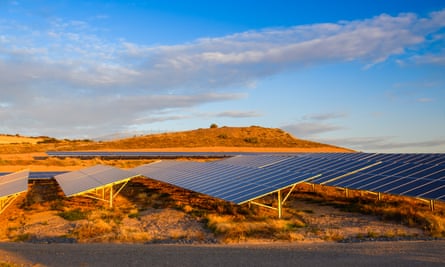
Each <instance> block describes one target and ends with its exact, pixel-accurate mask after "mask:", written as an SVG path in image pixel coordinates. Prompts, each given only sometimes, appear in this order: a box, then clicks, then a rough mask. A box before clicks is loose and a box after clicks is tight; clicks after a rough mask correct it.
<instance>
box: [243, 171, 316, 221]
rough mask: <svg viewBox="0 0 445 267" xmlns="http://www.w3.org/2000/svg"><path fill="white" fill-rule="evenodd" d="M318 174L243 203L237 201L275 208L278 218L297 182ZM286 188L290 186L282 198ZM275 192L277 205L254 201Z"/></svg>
mask: <svg viewBox="0 0 445 267" xmlns="http://www.w3.org/2000/svg"><path fill="white" fill-rule="evenodd" d="M320 176H321V174H318V175H315V176H313V177H310V178H308V179H305V180H304V181H299V182H297V183H294V184H292V185H289V186H286V187H284V188H281V189H278V190H275V191H273V192H270V193H267V194H265V195H262V196H259V197H257V198H255V199H251V200H248V201H245V202H243V203H239V204H240V205H241V204H244V203H248V204H249V205H256V206H259V207H263V208H267V209H272V210H276V211H278V218H279V219H281V217H282V216H283V206H284V203H285V202H286V200H287V199H288V198H289V196H290V195H291V193H292V192H293V191H294V189H295V187H296V186H297V185H298V184H301V183H305V182H308V181H310V180H313V179H315V178H318V177H320ZM288 188H290V189H289V191H288V192H287V194H286V196H285V197H284V198H282V192H283V191H284V190H286V189H288ZM275 193H277V207H274V206H272V205H267V204H263V203H259V202H257V201H255V200H257V199H260V198H263V197H265V196H269V195H271V194H275Z"/></svg>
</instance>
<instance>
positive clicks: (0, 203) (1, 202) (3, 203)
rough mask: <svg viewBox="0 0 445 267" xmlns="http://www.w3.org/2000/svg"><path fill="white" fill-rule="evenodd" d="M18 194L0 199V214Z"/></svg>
mask: <svg viewBox="0 0 445 267" xmlns="http://www.w3.org/2000/svg"><path fill="white" fill-rule="evenodd" d="M19 195H20V194H14V195H9V196H5V197H2V198H0V214H1V213H3V211H5V210H6V208H8V207H9V206H10V205H11V204H12V202H14V200H15V199H16V198H18V196H19Z"/></svg>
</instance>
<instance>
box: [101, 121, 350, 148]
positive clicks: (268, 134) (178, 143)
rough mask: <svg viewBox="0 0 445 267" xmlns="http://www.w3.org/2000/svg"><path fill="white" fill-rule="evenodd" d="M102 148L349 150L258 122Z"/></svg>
mask: <svg viewBox="0 0 445 267" xmlns="http://www.w3.org/2000/svg"><path fill="white" fill-rule="evenodd" d="M101 147H102V148H103V149H168V148H176V149H179V148H182V149H186V150H189V149H198V150H203V149H204V150H205V149H207V150H208V151H210V150H239V151H246V150H248V151H251V150H257V149H260V150H271V151H273V150H276V151H279V150H314V152H315V150H317V151H325V152H332V151H336V152H351V151H352V150H349V149H345V148H340V147H335V146H332V145H327V144H322V143H317V142H313V141H308V140H303V139H298V138H295V137H293V136H292V135H291V134H289V133H287V132H285V131H283V130H281V129H274V128H264V127H259V126H250V127H221V128H216V127H215V128H206V129H202V128H201V129H197V130H190V131H182V132H173V133H163V134H152V135H145V136H137V137H132V138H125V139H120V140H114V141H109V142H103V143H102V144H101Z"/></svg>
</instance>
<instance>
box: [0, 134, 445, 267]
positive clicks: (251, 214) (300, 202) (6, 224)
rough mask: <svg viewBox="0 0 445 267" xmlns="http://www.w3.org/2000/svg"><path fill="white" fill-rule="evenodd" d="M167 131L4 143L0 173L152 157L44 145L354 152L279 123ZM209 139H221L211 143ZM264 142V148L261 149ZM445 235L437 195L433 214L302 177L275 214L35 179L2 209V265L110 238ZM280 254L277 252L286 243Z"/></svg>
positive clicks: (138, 181) (344, 239)
mask: <svg viewBox="0 0 445 267" xmlns="http://www.w3.org/2000/svg"><path fill="white" fill-rule="evenodd" d="M218 130H221V131H218ZM162 136H163V135H162V134H161V135H155V136H143V137H134V138H130V139H124V140H121V141H112V142H92V141H88V140H83V141H70V140H56V139H52V138H45V137H44V138H42V139H39V140H40V141H37V142H35V143H28V142H24V143H16V142H13V143H9V144H2V145H0V151H1V152H0V171H17V170H20V169H23V168H28V169H31V170H32V171H46V170H51V171H57V170H76V169H81V168H84V167H87V166H92V165H96V164H107V165H113V166H118V167H121V168H132V167H135V166H138V165H142V164H145V163H149V162H152V160H105V159H99V158H97V159H89V160H80V159H57V158H44V159H39V160H35V159H34V157H35V156H44V155H45V154H44V151H46V150H82V151H84V150H95V149H100V150H118V149H119V150H125V149H124V148H125V147H128V148H129V149H128V150H140V151H250V152H252V151H258V152H265V151H268V152H271V151H275V152H352V151H351V150H349V149H343V148H338V147H332V146H329V145H324V144H319V143H314V142H310V141H304V140H299V139H296V138H293V137H292V136H290V135H289V134H287V133H285V132H283V131H281V130H279V129H267V128H261V127H249V128H224V127H223V128H216V129H199V130H195V131H190V132H182V133H178V135H177V136H174V134H165V136H164V137H165V138H162ZM197 136H202V138H201V139H200V140H202V142H200V143H194V144H193V145H190V146H186V145H185V144H188V143H190V142H191V141H188V140H198V138H197ZM257 136H258V137H257ZM220 139H222V141H221V140H220ZM25 140H26V139H25ZM45 140H46V141H45ZM162 140H164V143H162V142H163V141H162ZM178 140H180V141H178ZM211 140H216V141H214V142H213V143H212V142H211ZM227 140H232V143H221V142H228V141H227ZM246 140H247V141H246ZM271 140H273V141H271ZM136 143H137V145H135V144H136ZM258 143H259V144H263V145H264V147H261V146H260V145H258V147H257V144H258ZM132 144H133V145H132ZM138 147H139V149H136V148H138ZM180 160H190V159H180ZM208 160H211V159H208ZM314 189H315V191H314ZM261 201H263V202H264V203H268V204H273V202H274V201H275V198H273V197H266V198H263V199H262V200H261ZM444 236H445V204H444V203H441V202H439V203H437V205H436V209H435V211H430V209H429V206H428V205H427V203H424V202H422V201H420V200H415V199H411V198H404V197H395V196H384V198H383V200H381V201H379V200H377V198H376V196H375V195H372V194H366V193H365V194H364V193H363V192H351V193H350V194H349V197H345V194H344V192H343V191H342V190H339V189H336V188H329V187H323V186H316V187H315V188H313V187H312V186H311V185H308V184H301V185H299V186H298V187H297V188H296V190H295V191H294V192H293V193H292V194H291V197H290V198H289V200H288V201H287V202H286V205H285V207H284V216H283V218H282V219H278V218H277V214H276V212H275V211H273V210H268V209H264V208H261V207H257V206H252V207H248V206H247V205H243V206H238V205H233V204H231V203H227V202H224V201H221V200H218V199H214V198H211V197H208V196H205V195H201V194H198V193H194V192H190V191H187V190H183V189H180V188H176V187H173V186H169V185H166V184H162V183H160V182H156V181H153V180H150V179H147V178H143V177H140V178H135V179H133V180H132V181H130V182H129V184H128V185H127V186H126V187H125V188H124V189H123V190H122V192H121V193H120V194H119V195H118V197H117V198H116V201H115V205H114V208H112V209H110V208H108V206H107V205H106V204H105V203H102V202H100V201H97V200H92V199H88V198H84V197H73V198H66V197H64V195H63V193H62V191H61V189H60V187H59V186H58V184H57V183H56V182H55V181H53V180H47V181H36V182H33V183H31V184H30V185H29V190H28V192H27V193H26V194H25V193H24V194H22V195H20V197H19V198H18V199H17V200H16V201H15V202H14V203H13V204H12V205H11V206H10V207H9V208H8V209H7V210H6V211H5V212H3V213H2V214H0V241H2V242H7V243H4V245H2V244H0V266H2V265H1V264H10V263H11V264H12V263H14V262H15V263H20V264H25V265H29V266H33V265H35V264H37V266H39V265H38V264H39V263H40V264H42V266H44V265H51V266H55V265H57V264H56V263H57V261H54V262H53V263H51V260H50V259H46V260H45V259H42V260H39V259H40V258H39V256H38V255H36V256H35V257H34V258H33V259H36V260H32V259H31V260H26V257H23V255H22V253H24V252H22V251H20V250H21V248H23V249H30V250H32V251H38V249H39V248H41V247H42V246H43V247H44V248H48V249H51V250H53V249H54V250H55V251H59V252H57V253H60V254H65V253H66V254H69V253H70V252H69V251H70V250H71V248H70V247H69V246H70V245H72V246H76V250H78V251H81V250H82V249H77V246H78V245H74V243H75V244H83V245H86V244H89V243H100V244H101V245H103V247H97V246H96V247H95V249H96V250H98V251H99V252H98V253H99V254H100V253H102V252H100V251H103V249H105V250H106V248H108V247H109V246H110V249H112V250H113V249H115V248H116V247H114V246H115V245H110V244H111V243H112V244H133V245H128V246H129V247H128V249H130V250H131V249H132V248H134V247H137V249H138V251H139V248H141V247H138V246H139V245H135V244H145V246H146V245H147V244H150V246H154V245H157V244H162V245H164V246H165V244H169V248H174V249H175V248H176V247H171V246H172V244H174V245H175V246H176V245H187V246H189V245H192V246H193V247H194V248H196V247H197V246H200V247H206V248H207V246H210V247H211V246H218V247H219V246H221V245H222V244H226V245H227V244H238V245H240V244H244V245H246V246H257V245H258V244H261V246H266V247H267V246H268V245H273V244H275V245H276V244H282V243H284V244H288V245H290V244H308V245H307V246H308V248H310V246H312V245H310V244H321V243H323V244H324V243H326V242H328V243H332V242H335V243H337V245H338V248H339V247H341V246H340V244H338V243H348V244H358V243H362V242H365V243H373V244H374V243H375V241H380V242H383V241H385V242H391V244H394V243H392V242H394V241H398V242H402V241H403V242H407V241H410V242H413V243H412V244H419V245H420V246H423V245H422V244H423V243H419V241H422V242H426V241H427V242H433V243H434V245H432V246H433V247H435V246H439V247H440V246H443V245H444V243H443V241H437V239H442V238H443V237H444ZM9 242H20V243H22V242H24V243H26V245H25V244H24V246H22V247H21V246H16V245H13V244H10V243H9ZM380 242H377V243H380ZM437 242H438V243H437ZM9 244H10V245H9ZM14 244H15V243H14ZM31 244H32V245H31ZM47 244H51V246H48V245H47ZM106 244H108V245H106ZM403 244H405V243H403ZM35 246H38V247H35ZM132 246H134V247H132ZM231 246H233V245H231ZM391 246H392V247H397V245H391ZM408 246H409V247H410V246H411V245H408ZM126 248H127V247H126ZM144 248H145V247H144ZM329 248H331V247H329ZM141 249H142V248H141ZM262 249H263V248H262ZM292 249H294V248H292ZM314 249H315V248H314ZM366 249H370V248H366ZM142 250H143V249H142ZM179 250H180V249H179ZM272 250H273V249H272ZM285 250H288V249H285ZM315 250H316V249H315ZM124 251H125V250H124ZM276 251H278V252H277V253H281V252H280V251H281V250H276ZM276 251H275V252H276ZM79 253H83V255H84V256H85V253H86V254H88V252H85V251H83V252H79ZM138 253H139V252H138ZM210 253H211V252H210ZM20 255H22V256H20ZM73 255H74V254H73ZM87 256H88V255H87ZM40 257H43V256H40ZM82 257H83V256H82ZM90 257H91V259H93V258H94V257H93V256H91V255H90ZM428 257H431V258H430V259H429V260H430V261H427V262H429V263H431V264H432V265H434V264H436V263H443V261H440V257H439V255H437V259H436V258H435V256H434V254H433V255H432V256H431V255H430V256H428ZM2 260H3V262H2ZM84 262H85V264H84V266H92V265H91V262H92V261H90V260H89V259H85V261H84ZM269 262H270V261H269ZM419 262H423V261H419ZM72 263H73V264H71V265H72V266H74V265H78V264H75V263H78V261H76V259H74V258H73V261H72ZM423 263H424V262H423ZM135 265H138V264H135ZM166 265H174V264H166ZM247 265H249V264H247ZM250 265H251V266H252V264H250ZM264 265H267V264H264ZM6 266H9V265H6ZM12 266H14V265H12ZM189 266H190V265H189ZM269 266H271V265H270V264H269ZM413 266H415V265H413Z"/></svg>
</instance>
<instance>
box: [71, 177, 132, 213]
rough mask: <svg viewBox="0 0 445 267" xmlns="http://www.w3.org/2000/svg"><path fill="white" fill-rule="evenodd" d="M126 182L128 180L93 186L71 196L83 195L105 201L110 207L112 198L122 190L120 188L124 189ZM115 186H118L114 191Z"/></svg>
mask: <svg viewBox="0 0 445 267" xmlns="http://www.w3.org/2000/svg"><path fill="white" fill-rule="evenodd" d="M128 182H129V180H124V181H121V182H119V183H114V184H109V185H106V186H103V187H100V188H95V189H94V190H91V191H90V192H83V193H79V194H77V195H73V196H84V197H88V198H91V199H96V200H100V201H103V202H107V203H108V204H109V207H110V208H112V207H113V201H114V198H115V197H116V196H117V195H118V194H119V193H120V192H121V191H122V189H124V187H125V186H126V185H127V184H128ZM115 186H119V188H118V189H117V190H116V191H114V187H115Z"/></svg>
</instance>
